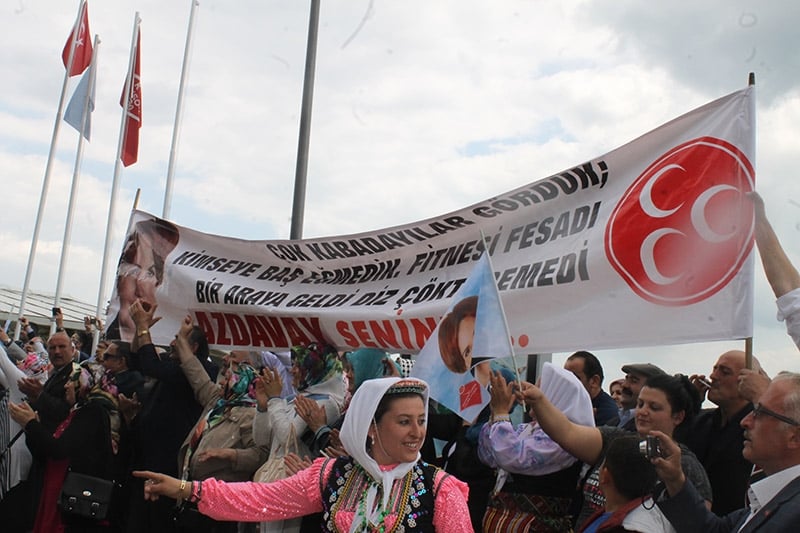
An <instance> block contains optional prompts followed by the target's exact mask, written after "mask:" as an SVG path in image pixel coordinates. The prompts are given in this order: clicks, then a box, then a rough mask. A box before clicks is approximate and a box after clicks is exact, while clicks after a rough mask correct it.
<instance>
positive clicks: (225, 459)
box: [175, 316, 267, 533]
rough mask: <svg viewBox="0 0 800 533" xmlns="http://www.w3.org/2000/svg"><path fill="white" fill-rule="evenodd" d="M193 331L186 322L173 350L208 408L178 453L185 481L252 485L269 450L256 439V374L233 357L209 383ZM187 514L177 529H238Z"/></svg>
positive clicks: (240, 356)
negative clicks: (194, 348)
mask: <svg viewBox="0 0 800 533" xmlns="http://www.w3.org/2000/svg"><path fill="white" fill-rule="evenodd" d="M192 329H193V326H192V319H191V317H189V316H187V317H185V318H184V320H183V323H182V324H181V329H180V331H179V332H178V336H177V337H176V342H175V350H176V352H177V353H178V357H179V359H180V363H181V369H182V370H183V372H184V374H186V379H187V380H188V381H189V383H190V384H191V385H192V388H193V389H194V393H195V398H196V399H197V401H198V402H199V403H201V404H203V405H204V410H203V414H201V415H200V418H199V420H198V421H197V423H196V424H195V426H194V428H192V430H191V431H190V432H189V434H188V436H187V437H186V439H185V440H184V442H183V444H182V445H181V448H180V450H179V451H178V464H179V471H180V472H181V477H182V479H184V480H202V479H207V478H212V477H213V478H216V479H222V480H225V481H245V480H250V479H252V477H253V473H254V472H255V471H256V469H257V468H258V466H259V465H260V464H261V463H263V462H264V461H265V460H266V458H267V453H266V449H265V448H264V447H262V446H259V445H258V444H257V443H256V441H255V440H254V439H253V417H254V416H255V411H256V409H255V407H256V399H255V380H256V373H255V369H254V368H253V367H252V366H251V365H250V363H249V359H248V353H247V352H232V353H231V355H229V356H226V363H227V368H225V369H224V370H222V371H220V373H219V376H218V377H217V382H216V383H215V382H213V381H211V378H210V377H209V376H208V373H207V372H206V369H205V367H204V366H203V364H202V363H201V362H200V360H199V359H198V358H197V357H195V355H194V354H193V353H192V349H191V347H190V344H189V338H190V336H191V334H192ZM184 509H185V510H184V512H183V513H182V514H181V516H180V517H179V520H178V521H179V524H181V523H184V524H183V525H185V526H187V527H188V529H190V530H192V531H199V532H202V531H208V532H214V533H217V532H220V531H231V532H235V531H236V529H237V526H236V524H235V523H227V524H221V523H214V522H213V521H210V520H197V521H195V520H194V518H196V514H195V513H194V512H193V510H192V509H188V508H186V506H184ZM189 522H191V523H189Z"/></svg>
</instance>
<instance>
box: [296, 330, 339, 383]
mask: <svg viewBox="0 0 800 533" xmlns="http://www.w3.org/2000/svg"><path fill="white" fill-rule="evenodd" d="M292 363H293V364H294V365H295V366H296V367H297V368H298V370H299V372H300V383H299V384H298V386H297V390H298V391H304V390H306V389H307V388H308V387H310V386H312V385H316V384H317V383H322V382H323V381H327V380H328V379H330V378H332V377H333V376H334V375H336V374H341V372H342V362H341V361H340V360H339V353H338V352H337V351H336V348H334V347H333V346H330V345H328V344H319V343H316V342H312V343H311V344H309V345H308V346H294V347H292Z"/></svg>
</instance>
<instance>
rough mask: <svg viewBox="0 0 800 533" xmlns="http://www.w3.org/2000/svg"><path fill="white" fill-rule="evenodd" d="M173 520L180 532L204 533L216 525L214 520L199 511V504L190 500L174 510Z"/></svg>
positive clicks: (182, 502) (184, 501)
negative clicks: (200, 532) (203, 532)
mask: <svg viewBox="0 0 800 533" xmlns="http://www.w3.org/2000/svg"><path fill="white" fill-rule="evenodd" d="M172 520H173V521H174V522H175V526H176V527H177V528H178V530H179V531H202V530H204V529H208V527H209V526H210V525H211V524H214V520H212V519H211V518H209V517H207V516H206V515H204V514H202V513H201V512H200V511H198V510H197V504H196V503H195V502H190V501H189V500H183V501H181V503H179V504H178V505H176V506H175V507H173V508H172Z"/></svg>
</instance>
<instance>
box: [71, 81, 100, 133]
mask: <svg viewBox="0 0 800 533" xmlns="http://www.w3.org/2000/svg"><path fill="white" fill-rule="evenodd" d="M91 74H92V70H91V69H89V70H87V71H86V72H85V73H84V74H83V77H82V78H81V81H80V82H79V83H78V86H77V87H76V88H75V92H74V93H73V94H72V98H70V100H69V104H67V110H66V112H64V122H66V123H67V124H69V125H70V126H72V127H73V128H75V129H76V130H78V131H79V132H80V131H81V119H82V118H83V113H84V104H85V103H86V94H87V93H88V92H89V84H90V83H91V85H92V90H91V94H90V95H89V103H88V106H86V109H85V111H86V112H87V115H86V121H85V123H84V125H83V132H82V133H83V136H84V137H85V138H86V140H87V141H89V140H91V136H92V111H94V96H95V86H96V84H95V83H92V81H91V80H90V78H91Z"/></svg>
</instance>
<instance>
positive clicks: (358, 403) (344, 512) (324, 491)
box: [134, 378, 472, 533]
mask: <svg viewBox="0 0 800 533" xmlns="http://www.w3.org/2000/svg"><path fill="white" fill-rule="evenodd" d="M427 400H428V386H427V384H426V383H425V382H424V381H420V380H417V379H401V378H381V379H371V380H368V381H366V382H364V384H363V385H361V387H359V388H358V390H357V391H356V393H355V395H353V400H352V402H351V403H350V408H349V411H348V416H347V417H346V418H345V422H344V424H343V426H342V431H341V435H340V436H341V441H342V445H343V446H344V448H345V450H346V451H347V452H348V454H349V455H348V456H345V457H340V458H338V459H329V458H325V457H323V458H319V459H317V460H315V461H314V462H313V463H312V465H311V466H310V467H309V468H306V469H305V470H301V471H300V472H298V473H297V474H295V475H294V476H292V477H290V478H286V479H282V480H279V481H276V482H273V483H234V484H227V483H224V482H221V481H216V480H214V479H207V480H205V481H203V482H194V483H191V485H189V484H187V483H185V482H184V483H183V484H181V481H180V480H178V479H175V478H172V477H169V476H165V475H162V474H157V473H154V472H135V473H134V475H136V476H138V477H143V478H146V479H147V480H148V483H147V484H146V485H145V498H149V499H152V498H156V497H158V496H159V495H163V496H168V497H171V498H178V497H180V498H191V499H194V500H199V503H198V509H199V510H200V512H202V513H204V514H207V515H209V516H211V517H213V518H215V519H217V520H238V521H261V520H276V519H278V520H282V519H285V518H287V517H297V516H303V515H307V514H310V513H315V512H320V511H322V512H323V522H322V523H323V531H396V530H405V531H441V532H445V531H446V532H448V533H450V532H453V533H461V532H471V531H472V524H471V523H470V520H469V512H468V510H467V503H466V495H467V488H466V485H465V484H464V483H463V482H461V481H459V480H457V479H456V478H454V477H452V476H449V475H448V474H445V473H444V472H443V471H442V470H440V469H438V468H436V467H433V466H431V465H428V464H426V463H424V462H422V461H421V460H420V456H419V448H420V446H421V445H422V441H423V439H424V438H425V426H426V417H427V405H428V402H427Z"/></svg>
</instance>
